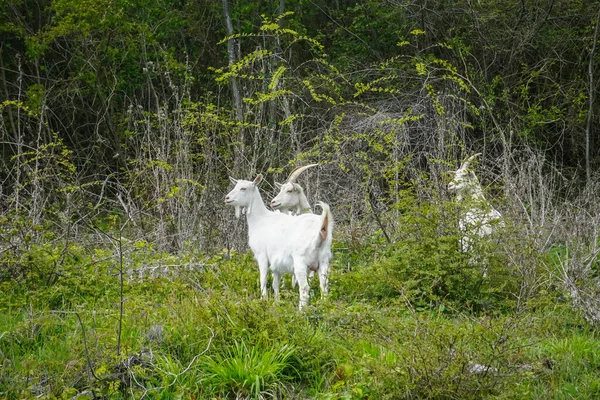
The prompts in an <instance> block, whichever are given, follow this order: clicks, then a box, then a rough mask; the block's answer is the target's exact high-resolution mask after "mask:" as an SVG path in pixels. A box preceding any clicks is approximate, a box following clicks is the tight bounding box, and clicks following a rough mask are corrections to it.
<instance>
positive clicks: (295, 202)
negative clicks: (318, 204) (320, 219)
mask: <svg viewBox="0 0 600 400" xmlns="http://www.w3.org/2000/svg"><path fill="white" fill-rule="evenodd" d="M316 165H317V164H310V165H305V166H303V167H298V168H296V169H294V170H293V171H292V173H291V174H290V176H289V177H288V179H287V181H286V182H285V183H277V182H275V186H276V187H278V188H279V193H278V194H277V196H275V197H274V198H273V200H271V207H272V208H273V210H279V211H281V212H282V213H285V214H292V215H300V214H306V213H312V209H311V208H310V203H309V202H308V199H307V198H306V194H304V190H303V189H302V187H301V186H300V185H298V184H297V183H296V180H297V179H298V176H299V175H300V174H301V173H302V172H303V171H305V170H307V169H308V168H311V167H315V166H316Z"/></svg>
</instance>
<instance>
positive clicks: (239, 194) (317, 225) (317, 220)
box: [225, 175, 333, 309]
mask: <svg viewBox="0 0 600 400" xmlns="http://www.w3.org/2000/svg"><path fill="white" fill-rule="evenodd" d="M229 179H230V180H231V182H232V183H233V184H234V185H235V187H234V188H233V189H232V190H231V192H229V194H227V196H226V197H225V203H227V204H229V205H232V206H234V207H235V215H236V217H239V216H240V211H241V210H242V209H244V210H245V214H246V220H247V221H248V244H249V245H250V248H251V249H252V252H253V253H254V258H255V259H256V261H257V262H258V267H259V270H260V290H261V294H262V296H263V298H264V297H266V296H267V274H268V271H269V269H271V271H272V272H273V291H274V292H275V298H279V283H280V280H281V276H282V275H283V274H284V273H292V274H293V275H294V276H295V277H296V280H297V281H298V286H299V291H300V303H299V308H300V309H302V307H303V306H305V305H306V304H308V293H309V287H308V280H307V274H308V271H309V270H316V271H318V273H319V283H320V285H321V293H322V294H323V295H327V293H328V289H329V282H328V273H329V260H330V259H331V241H332V237H333V236H332V230H333V216H332V214H331V211H330V209H329V206H328V205H327V204H325V203H322V202H320V203H319V205H320V206H321V208H322V209H323V213H322V214H321V215H316V214H304V215H299V216H291V215H288V214H284V213H278V212H273V211H270V210H268V209H267V207H266V206H265V204H264V203H263V200H262V198H261V196H260V193H259V191H258V184H259V183H260V182H261V180H262V175H258V176H257V177H256V178H255V179H254V181H252V182H251V181H246V180H241V179H240V180H236V179H233V178H231V177H230V178H229Z"/></svg>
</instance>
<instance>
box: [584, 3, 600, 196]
mask: <svg viewBox="0 0 600 400" xmlns="http://www.w3.org/2000/svg"><path fill="white" fill-rule="evenodd" d="M598 25H600V8H599V9H598V15H597V17H596V31H595V32H594V44H592V51H591V52H590V63H589V65H588V74H589V82H590V86H589V93H588V98H589V109H588V115H587V124H586V127H585V177H586V181H587V183H588V184H589V183H590V180H591V167H590V146H591V144H590V142H591V139H590V136H591V129H592V116H593V112H594V109H593V106H594V54H595V53H596V43H598Z"/></svg>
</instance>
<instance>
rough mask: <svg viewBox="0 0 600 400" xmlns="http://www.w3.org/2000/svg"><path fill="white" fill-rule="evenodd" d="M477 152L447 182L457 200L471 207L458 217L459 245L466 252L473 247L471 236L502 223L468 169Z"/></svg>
mask: <svg viewBox="0 0 600 400" xmlns="http://www.w3.org/2000/svg"><path fill="white" fill-rule="evenodd" d="M478 155H479V154H475V155H473V156H471V157H469V159H468V160H466V161H465V162H463V164H462V165H461V166H460V168H459V169H457V170H456V171H455V172H454V179H453V180H452V182H450V183H449V184H448V191H450V192H451V193H455V194H456V200H457V201H468V202H469V203H468V204H469V206H470V207H471V208H470V209H469V210H467V211H466V212H465V213H464V215H462V216H461V217H460V219H459V222H458V223H459V228H460V231H461V234H462V238H461V247H462V250H463V251H465V252H467V251H470V250H471V248H472V247H473V246H472V245H473V239H472V238H473V236H474V235H475V236H479V237H484V236H487V235H490V234H492V233H493V232H494V230H495V229H496V228H497V227H498V226H501V225H502V215H501V214H500V213H499V212H498V211H497V210H496V209H494V207H492V205H491V204H490V203H489V202H488V201H487V199H486V198H485V196H484V195H483V190H482V189H481V185H480V184H479V180H478V179H477V176H476V175H475V173H474V172H473V171H472V170H469V169H468V168H469V164H470V163H471V161H473V159H474V158H475V157H477V156H478Z"/></svg>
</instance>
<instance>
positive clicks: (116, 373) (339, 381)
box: [0, 251, 600, 399]
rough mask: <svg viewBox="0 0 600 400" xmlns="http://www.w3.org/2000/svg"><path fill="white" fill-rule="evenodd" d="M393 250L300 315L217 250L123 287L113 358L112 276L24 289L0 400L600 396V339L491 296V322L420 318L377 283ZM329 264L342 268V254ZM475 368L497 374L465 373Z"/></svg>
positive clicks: (560, 307) (335, 276)
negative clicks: (193, 264)
mask: <svg viewBox="0 0 600 400" xmlns="http://www.w3.org/2000/svg"><path fill="white" fill-rule="evenodd" d="M389 254H391V255H392V256H391V257H392V258H386V257H385V255H381V254H379V255H377V257H373V258H371V262H370V263H369V262H365V263H364V264H363V263H360V264H357V265H356V267H355V268H354V269H353V270H352V271H350V272H345V271H343V269H342V268H339V265H340V264H336V263H334V268H333V270H332V274H331V285H332V295H331V296H330V298H328V299H325V300H321V299H319V292H318V289H316V290H313V291H312V292H311V293H312V295H313V298H312V299H311V304H310V305H309V306H308V307H307V309H306V310H305V311H304V312H298V311H297V301H298V298H297V296H298V294H297V292H296V291H292V290H291V288H290V285H289V280H288V285H287V288H286V289H284V290H283V292H282V299H281V300H280V301H274V300H273V299H268V300H262V299H260V296H259V289H258V273H257V268H256V266H255V265H254V262H253V260H252V258H251V256H249V255H247V254H243V255H242V254H232V256H231V257H228V256H226V255H218V256H215V257H214V258H213V259H211V260H209V262H207V263H206V264H205V266H204V267H203V268H199V269H196V270H192V271H182V272H181V273H180V274H179V275H177V276H170V277H168V278H156V279H146V280H144V281H142V282H139V281H133V282H130V283H127V284H126V285H125V287H124V295H125V303H124V311H125V313H124V318H123V331H122V334H121V354H120V355H118V356H117V353H116V349H117V327H118V316H119V314H118V304H119V297H118V290H117V289H118V280H117V279H116V276H114V274H112V275H111V274H107V273H106V271H107V270H106V269H100V268H97V269H94V270H91V271H88V272H87V273H88V275H87V276H86V279H87V282H88V283H89V284H90V285H93V286H94V287H93V288H89V289H86V282H85V281H82V282H79V283H78V285H77V286H76V287H74V290H73V291H70V290H69V287H70V286H72V282H71V280H70V279H66V280H65V281H64V284H63V282H61V281H60V280H59V281H58V282H57V283H55V284H53V285H52V286H50V287H47V286H43V285H40V284H39V283H36V284H35V285H30V286H27V285H26V283H23V285H22V286H21V287H20V289H19V290H17V289H13V290H12V291H11V292H9V293H7V295H6V296H5V297H4V298H3V299H2V308H1V309H0V363H1V364H0V365H1V366H2V368H0V397H1V398H6V399H28V398H37V397H42V398H71V397H73V396H74V395H76V394H78V393H79V394H84V395H88V396H92V393H93V394H94V395H95V396H98V397H104V398H111V399H113V398H114V399H130V398H136V399H137V398H148V399H154V398H157V399H158V398H160V399H180V398H184V399H187V398H216V399H227V398H252V399H261V398H317V399H370V398H373V399H386V398H388V399H397V398H406V399H421V398H431V399H455V398H461V399H481V398H489V399H510V398H514V399H542V398H543V399H546V398H555V399H568V398H578V399H585V398H590V399H593V398H597V397H598V396H599V394H600V392H599V388H600V378H598V377H597V372H598V369H599V368H600V350H599V348H600V346H599V345H600V342H599V339H598V338H597V337H596V334H595V331H594V330H593V328H592V327H590V326H588V325H587V324H586V323H585V322H584V321H583V320H582V318H581V317H580V316H579V315H578V314H576V313H574V312H573V311H571V309H570V307H569V306H568V304H566V303H563V302H561V301H560V298H559V297H556V296H552V295H550V294H547V295H546V296H547V297H543V296H541V297H536V298H532V299H531V301H530V302H529V303H528V304H529V305H528V306H526V307H524V308H521V309H520V310H519V312H516V310H514V309H513V310H511V309H510V306H506V304H504V303H502V302H503V300H502V297H501V296H500V297H498V298H499V299H500V300H494V301H500V303H499V304H501V307H496V308H495V309H494V308H492V309H489V310H488V311H485V310H484V311H481V310H480V311H470V310H469V309H468V308H461V307H455V306H454V305H455V304H457V303H456V302H454V301H453V302H449V303H447V305H448V306H447V307H440V306H439V305H435V304H433V305H432V306H431V307H429V308H426V307H425V308H419V309H416V308H415V307H412V305H411V303H410V302H409V301H407V299H406V297H405V294H403V293H400V292H399V291H398V290H396V289H395V288H394V287H393V286H390V285H389V282H379V281H377V280H375V277H379V278H381V277H382V276H385V275H382V273H381V269H382V268H384V267H385V268H388V269H390V268H393V265H394V263H393V262H392V260H394V259H396V260H397V259H398V257H400V255H399V254H398V253H396V252H393V251H392V252H391V253H389ZM138 256H139V257H140V258H141V257H142V255H141V254H140V255H138ZM150 256H151V255H149V257H150ZM401 261H402V260H401ZM140 262H141V261H140ZM336 262H339V263H342V262H343V263H344V264H345V260H343V256H342V257H340V256H338V258H337V260H336ZM402 262H404V261H402ZM85 265H91V264H85ZM341 265H343V264H341ZM402 265H403V264H402ZM72 268H82V266H80V265H78V264H74V265H73V266H72ZM403 268H404V267H403ZM373 271H380V274H379V275H377V274H375V275H374V274H373ZM388 276H389V274H388ZM386 285H387V286H386ZM312 286H315V287H316V286H318V285H317V284H316V280H315V282H314V283H313V285H312ZM417 287H418V286H417ZM85 292H87V293H89V295H82V293H85ZM463 296H468V294H463ZM419 298H422V297H419ZM48 299H52V301H48ZM557 299H558V300H557ZM494 304H495V303H494ZM77 315H79V317H80V318H81V322H82V324H80V323H79V320H78V318H77ZM83 330H85V337H86V344H87V349H86V347H85V346H84V343H83ZM88 359H89V362H88ZM473 365H483V366H488V367H490V371H494V372H493V373H472V372H470V370H471V368H472V367H473Z"/></svg>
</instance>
